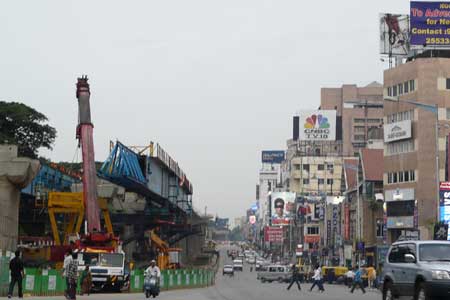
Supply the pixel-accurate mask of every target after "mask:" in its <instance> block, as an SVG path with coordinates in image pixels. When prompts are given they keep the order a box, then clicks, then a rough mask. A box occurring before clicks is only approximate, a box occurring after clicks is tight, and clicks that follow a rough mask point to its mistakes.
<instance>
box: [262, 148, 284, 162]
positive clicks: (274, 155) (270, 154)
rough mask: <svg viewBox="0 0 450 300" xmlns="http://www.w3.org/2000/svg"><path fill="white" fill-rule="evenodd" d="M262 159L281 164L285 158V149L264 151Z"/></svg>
mask: <svg viewBox="0 0 450 300" xmlns="http://www.w3.org/2000/svg"><path fill="white" fill-rule="evenodd" d="M261 160H262V162H263V163H269V164H281V163H282V162H283V160H284V151H279V150H266V151H262V152H261Z"/></svg>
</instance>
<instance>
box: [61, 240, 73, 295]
mask: <svg viewBox="0 0 450 300" xmlns="http://www.w3.org/2000/svg"><path fill="white" fill-rule="evenodd" d="M71 261H72V249H68V250H67V251H66V253H65V255H64V263H63V269H62V276H63V278H65V279H66V289H65V290H64V296H66V298H68V297H67V294H68V291H69V284H70V282H69V277H68V276H67V271H68V269H69V265H70V262H71Z"/></svg>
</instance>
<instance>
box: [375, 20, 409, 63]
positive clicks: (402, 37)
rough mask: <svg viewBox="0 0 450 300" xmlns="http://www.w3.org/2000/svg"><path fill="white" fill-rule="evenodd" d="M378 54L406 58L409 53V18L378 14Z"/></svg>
mask: <svg viewBox="0 0 450 300" xmlns="http://www.w3.org/2000/svg"><path fill="white" fill-rule="evenodd" d="M379 20H380V54H387V55H389V56H407V55H408V52H409V16H408V15H396V14H385V13H381V14H380V18H379Z"/></svg>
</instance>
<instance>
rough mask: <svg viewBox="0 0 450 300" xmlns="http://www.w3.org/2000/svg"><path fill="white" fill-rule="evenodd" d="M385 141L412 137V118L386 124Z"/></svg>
mask: <svg viewBox="0 0 450 300" xmlns="http://www.w3.org/2000/svg"><path fill="white" fill-rule="evenodd" d="M383 127H384V141H385V142H386V143H390V142H394V141H399V140H404V139H410V138H411V136H412V135H411V127H412V124H411V120H405V121H400V122H395V123H390V124H384V126H383Z"/></svg>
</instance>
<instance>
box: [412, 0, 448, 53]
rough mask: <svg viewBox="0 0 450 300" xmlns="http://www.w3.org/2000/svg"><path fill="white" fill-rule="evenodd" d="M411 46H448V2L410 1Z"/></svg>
mask: <svg viewBox="0 0 450 300" xmlns="http://www.w3.org/2000/svg"><path fill="white" fill-rule="evenodd" d="M410 8H411V10H410V15H411V17H410V18H411V19H410V25H411V46H412V47H415V48H421V47H424V46H433V47H444V48H449V47H450V3H449V2H419V1H411V6H410Z"/></svg>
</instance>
